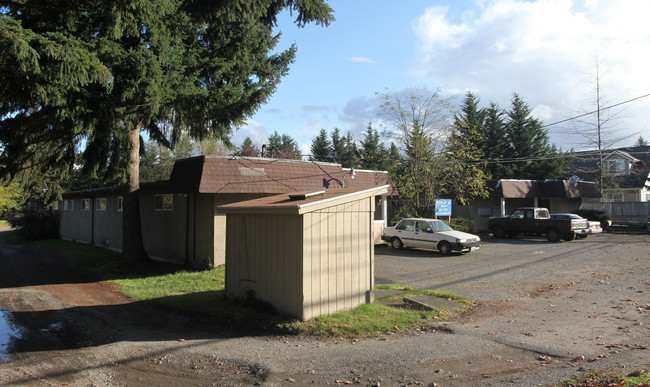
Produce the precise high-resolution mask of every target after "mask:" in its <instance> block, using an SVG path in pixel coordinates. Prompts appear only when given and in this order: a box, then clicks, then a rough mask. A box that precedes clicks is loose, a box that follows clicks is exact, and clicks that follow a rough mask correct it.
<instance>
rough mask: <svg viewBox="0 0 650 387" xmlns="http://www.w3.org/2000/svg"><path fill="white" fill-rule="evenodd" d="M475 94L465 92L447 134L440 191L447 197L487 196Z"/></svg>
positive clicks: (464, 201) (482, 116)
mask: <svg viewBox="0 0 650 387" xmlns="http://www.w3.org/2000/svg"><path fill="white" fill-rule="evenodd" d="M478 102H479V100H478V98H477V97H476V96H475V95H474V94H472V93H471V92H468V93H467V94H466V96H465V100H464V101H463V104H462V106H461V110H460V114H456V115H455V117H454V128H453V131H452V133H451V134H450V136H449V140H448V142H447V147H446V151H445V152H444V154H445V155H446V163H445V166H444V169H445V174H446V179H445V180H444V192H445V194H446V196H447V197H451V198H455V199H457V200H458V201H459V202H460V203H461V204H463V205H465V204H468V203H469V202H470V201H471V200H472V199H474V198H477V197H487V195H488V192H487V186H486V181H487V179H488V178H489V175H488V174H487V173H486V164H487V163H486V162H485V160H483V157H484V156H483V152H482V150H481V149H480V147H479V144H480V142H481V140H482V136H481V129H482V128H483V126H484V123H485V112H484V111H483V110H481V109H479V108H478Z"/></svg>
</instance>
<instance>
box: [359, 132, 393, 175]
mask: <svg viewBox="0 0 650 387" xmlns="http://www.w3.org/2000/svg"><path fill="white" fill-rule="evenodd" d="M360 145H361V147H360V149H359V155H360V161H359V165H360V167H361V168H363V169H372V170H385V169H386V165H387V164H386V161H387V160H386V159H387V158H388V152H387V151H386V148H385V147H384V144H383V143H381V142H380V141H379V133H378V132H377V129H375V128H373V127H372V123H369V124H368V128H367V129H366V132H365V133H364V135H363V139H362V140H361V143H360Z"/></svg>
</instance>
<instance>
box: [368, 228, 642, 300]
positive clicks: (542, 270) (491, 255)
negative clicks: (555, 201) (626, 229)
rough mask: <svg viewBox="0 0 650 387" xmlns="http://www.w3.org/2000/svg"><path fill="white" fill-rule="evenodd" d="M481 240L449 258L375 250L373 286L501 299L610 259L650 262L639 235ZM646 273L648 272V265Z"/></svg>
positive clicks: (419, 251) (381, 247)
mask: <svg viewBox="0 0 650 387" xmlns="http://www.w3.org/2000/svg"><path fill="white" fill-rule="evenodd" d="M481 239H482V241H483V246H482V247H481V249H480V250H478V251H474V252H471V253H465V254H454V255H450V256H444V255H441V254H440V253H438V252H437V251H435V250H424V249H402V250H395V249H392V248H390V247H388V246H387V245H377V246H376V248H375V260H376V265H375V282H376V283H378V284H389V283H399V284H401V285H404V286H409V287H411V288H413V289H426V288H428V289H440V290H450V291H453V292H456V293H458V294H462V295H464V296H467V297H470V298H472V299H477V300H481V299H493V298H499V299H503V298H507V297H508V296H509V294H510V293H511V292H513V291H515V292H517V291H520V289H521V288H522V287H530V288H534V287H536V284H545V283H558V282H567V281H573V280H575V279H576V278H580V277H582V276H585V275H590V274H591V273H593V272H594V271H601V270H602V271H607V270H610V269H612V266H611V262H612V260H617V259H618V257H626V258H629V257H636V256H638V257H639V258H643V257H645V258H646V259H650V248H649V247H650V235H649V234H642V233H637V234H635V233H630V234H624V233H611V234H610V233H602V234H597V235H591V236H589V237H588V238H586V239H581V240H574V241H571V242H566V241H560V242H557V243H551V242H548V241H547V240H546V239H545V238H544V237H522V236H519V237H517V238H516V239H509V238H506V239H495V238H493V237H492V236H482V238H481ZM618 261H619V263H620V262H622V260H620V259H618ZM646 263H648V261H647V260H646ZM645 268H646V269H647V270H650V267H648V266H647V265H646V267H645ZM646 274H650V273H646ZM647 278H648V277H646V279H647ZM649 301H650V300H649Z"/></svg>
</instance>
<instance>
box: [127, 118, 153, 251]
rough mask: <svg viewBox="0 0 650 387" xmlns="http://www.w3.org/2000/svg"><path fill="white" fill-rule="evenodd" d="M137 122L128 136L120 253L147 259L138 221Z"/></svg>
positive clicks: (138, 166) (138, 147)
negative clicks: (126, 179)
mask: <svg viewBox="0 0 650 387" xmlns="http://www.w3.org/2000/svg"><path fill="white" fill-rule="evenodd" d="M141 128H142V123H138V124H137V125H136V126H135V127H134V128H133V129H132V130H131V136H130V143H131V151H130V155H129V159H130V160H129V186H128V190H127V192H126V193H125V196H124V203H123V206H124V213H123V217H122V255H123V256H124V257H126V258H128V259H131V260H141V261H143V260H147V259H148V257H147V253H146V252H145V250H144V244H143V242H142V229H141V223H140V200H139V197H138V195H139V190H140V129H141Z"/></svg>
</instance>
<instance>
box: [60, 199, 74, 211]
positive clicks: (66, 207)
mask: <svg viewBox="0 0 650 387" xmlns="http://www.w3.org/2000/svg"><path fill="white" fill-rule="evenodd" d="M72 210H74V201H72V200H64V201H63V211H72Z"/></svg>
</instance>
